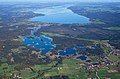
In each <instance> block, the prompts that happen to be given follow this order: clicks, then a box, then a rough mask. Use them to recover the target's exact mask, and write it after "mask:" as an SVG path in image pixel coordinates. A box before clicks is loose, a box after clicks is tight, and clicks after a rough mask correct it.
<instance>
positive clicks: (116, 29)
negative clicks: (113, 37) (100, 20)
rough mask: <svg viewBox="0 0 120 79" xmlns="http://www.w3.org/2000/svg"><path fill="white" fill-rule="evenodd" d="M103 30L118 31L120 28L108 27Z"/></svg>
mask: <svg viewBox="0 0 120 79" xmlns="http://www.w3.org/2000/svg"><path fill="white" fill-rule="evenodd" d="M104 29H107V30H115V31H119V30H120V27H108V28H104Z"/></svg>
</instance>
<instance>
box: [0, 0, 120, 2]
mask: <svg viewBox="0 0 120 79" xmlns="http://www.w3.org/2000/svg"><path fill="white" fill-rule="evenodd" d="M48 1H49V2H76V1H79V2H120V0H0V2H48Z"/></svg>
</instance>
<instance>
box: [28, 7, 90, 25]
mask: <svg viewBox="0 0 120 79" xmlns="http://www.w3.org/2000/svg"><path fill="white" fill-rule="evenodd" d="M68 7H70V5H69V6H68V5H63V6H53V7H47V8H43V9H37V10H32V11H33V12H34V13H42V14H45V16H38V17H34V18H31V20H30V21H40V22H48V23H62V24H73V23H80V24H84V23H90V20H89V18H87V17H85V16H82V15H78V14H76V13H74V12H72V11H71V10H70V9H67V8H68Z"/></svg>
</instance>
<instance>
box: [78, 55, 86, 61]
mask: <svg viewBox="0 0 120 79" xmlns="http://www.w3.org/2000/svg"><path fill="white" fill-rule="evenodd" d="M77 59H81V60H86V59H87V57H86V56H79V57H77Z"/></svg>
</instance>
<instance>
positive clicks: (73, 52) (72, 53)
mask: <svg viewBox="0 0 120 79" xmlns="http://www.w3.org/2000/svg"><path fill="white" fill-rule="evenodd" d="M59 53H60V55H61V56H67V55H73V56H76V55H77V54H76V53H77V51H76V50H75V49H72V48H66V51H60V52H59Z"/></svg>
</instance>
